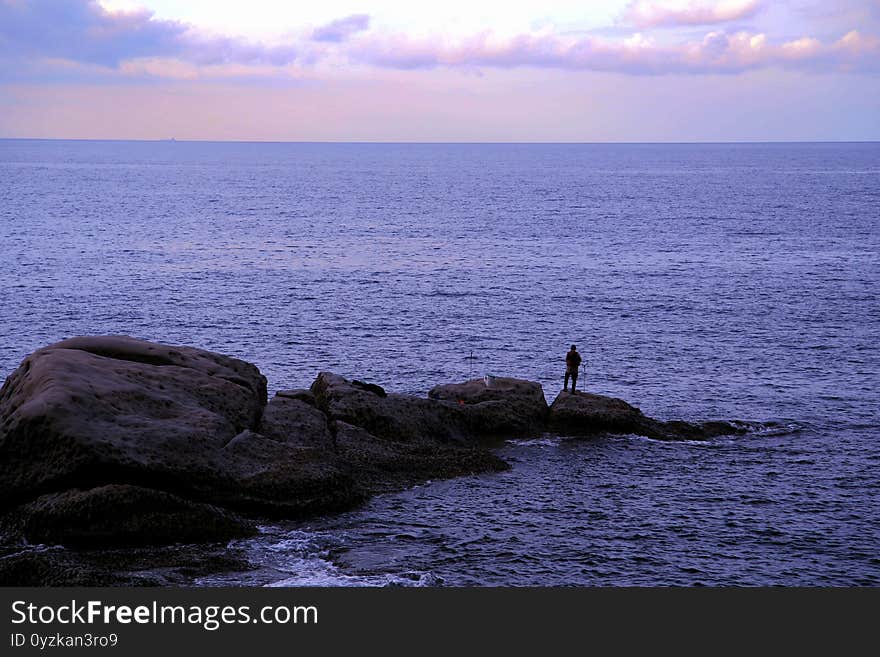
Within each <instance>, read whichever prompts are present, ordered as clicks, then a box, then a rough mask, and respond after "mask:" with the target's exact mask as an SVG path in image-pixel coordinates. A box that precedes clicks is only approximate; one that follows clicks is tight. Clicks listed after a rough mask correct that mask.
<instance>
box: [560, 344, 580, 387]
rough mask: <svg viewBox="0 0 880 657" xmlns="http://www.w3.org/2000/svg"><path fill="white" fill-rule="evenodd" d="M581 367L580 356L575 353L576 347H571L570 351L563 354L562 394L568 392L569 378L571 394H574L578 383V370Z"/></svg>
mask: <svg viewBox="0 0 880 657" xmlns="http://www.w3.org/2000/svg"><path fill="white" fill-rule="evenodd" d="M580 366H581V355H580V354H579V353H578V351H577V345H571V350H570V351H569V352H568V353H567V354H565V383H564V384H563V386H562V390H563V392H568V377H571V392H572V394H574V389H575V386H577V382H578V368H579V367H580Z"/></svg>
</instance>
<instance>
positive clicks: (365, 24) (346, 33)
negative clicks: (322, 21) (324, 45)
mask: <svg viewBox="0 0 880 657" xmlns="http://www.w3.org/2000/svg"><path fill="white" fill-rule="evenodd" d="M369 27H370V17H369V15H367V14H353V15H351V16H346V17H345V18H339V19H337V20H335V21H332V22H330V23H327V24H326V25H322V26H321V27H319V28H317V29H315V31H314V32H313V33H312V39H313V40H315V41H328V42H331V43H341V42H343V41H346V40H348V38H349V37H350V36H351V35H353V34H356V33H358V32H363V31H364V30H367V29H369Z"/></svg>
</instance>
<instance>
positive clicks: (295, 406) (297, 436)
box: [259, 393, 333, 450]
mask: <svg viewBox="0 0 880 657" xmlns="http://www.w3.org/2000/svg"><path fill="white" fill-rule="evenodd" d="M309 396H311V393H309ZM314 401H315V400H314V397H313V396H312V404H309V403H308V402H307V401H303V399H302V396H301V395H297V396H295V397H293V396H288V395H286V394H282V393H278V394H276V395H275V397H273V398H272V401H270V402H269V404H268V405H267V406H266V408H265V409H264V410H263V417H262V418H261V419H260V425H259V433H261V434H263V435H264V436H266V437H267V438H270V439H272V440H277V441H279V442H282V443H288V444H291V445H299V446H303V447H314V448H318V449H326V450H332V449H333V436H332V435H331V433H330V427H329V426H328V425H327V416H326V415H324V414H323V413H322V412H321V411H319V410H318V409H317V408H315V406H314Z"/></svg>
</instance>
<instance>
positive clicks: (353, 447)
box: [336, 421, 510, 494]
mask: <svg viewBox="0 0 880 657" xmlns="http://www.w3.org/2000/svg"><path fill="white" fill-rule="evenodd" d="M336 444H337V446H338V449H339V455H340V457H341V458H342V459H343V460H344V461H345V462H346V463H348V464H349V466H350V467H351V469H352V474H353V476H354V479H355V481H357V482H358V484H359V486H361V487H362V489H363V490H364V491H365V493H367V494H376V493H384V492H388V491H392V490H399V489H401V488H405V487H407V486H412V485H413V484H416V483H418V482H421V481H425V480H428V479H441V478H442V479H448V478H450V477H458V476H462V475H469V474H479V473H482V472H497V471H501V470H507V469H508V468H509V467H510V466H509V465H508V464H507V462H506V461H504V460H502V459H501V458H499V457H498V456H496V455H495V454H493V453H492V452H490V451H488V450H485V449H480V448H473V447H466V446H458V445H447V444H438V443H436V442H433V441H430V440H414V441H406V442H400V441H395V440H390V439H388V438H380V437H377V436H374V435H373V434H371V433H369V432H368V431H367V430H366V429H363V428H362V427H357V426H354V425H351V424H347V423H345V422H340V421H337V422H336Z"/></svg>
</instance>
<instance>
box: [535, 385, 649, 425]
mask: <svg viewBox="0 0 880 657" xmlns="http://www.w3.org/2000/svg"><path fill="white" fill-rule="evenodd" d="M649 422H650V418H648V417H646V416H645V415H643V414H642V412H641V411H640V410H639V409H638V408H636V407H635V406H631V405H630V404H627V403H626V402H625V401H623V400H622V399H615V398H614V397H603V396H601V395H593V394H590V393H585V392H578V393H570V392H560V393H559V395H558V396H557V397H556V399H555V400H554V401H553V404H552V405H551V406H550V420H549V428H550V430H551V431H554V432H557V433H563V434H570V435H586V434H593V433H602V432H610V433H635V434H640V435H641V434H642V432H643V431H645V430H646V424H648V423H649Z"/></svg>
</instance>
